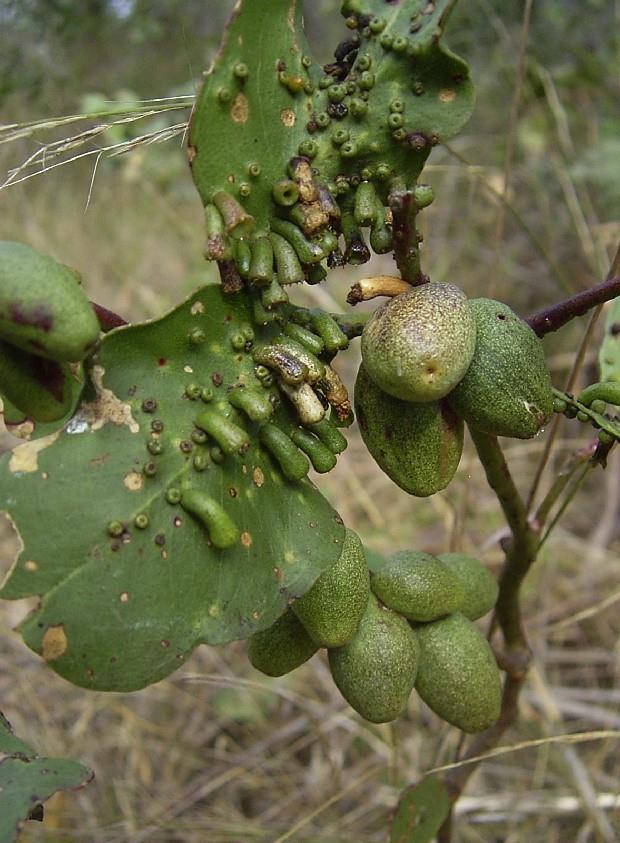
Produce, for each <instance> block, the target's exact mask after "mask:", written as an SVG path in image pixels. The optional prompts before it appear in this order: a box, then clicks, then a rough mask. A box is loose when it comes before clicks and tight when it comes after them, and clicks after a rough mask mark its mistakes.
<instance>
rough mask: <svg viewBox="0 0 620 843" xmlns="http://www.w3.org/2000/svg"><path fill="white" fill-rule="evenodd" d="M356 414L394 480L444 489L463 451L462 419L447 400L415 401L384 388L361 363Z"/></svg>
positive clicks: (419, 490)
mask: <svg viewBox="0 0 620 843" xmlns="http://www.w3.org/2000/svg"><path fill="white" fill-rule="evenodd" d="M355 415H356V417H357V421H358V424H359V428H360V432H361V434H362V439H363V440H364V444H365V445H366V447H367V448H368V450H369V452H370V454H371V456H372V457H373V459H374V460H375V462H376V463H377V464H378V465H379V467H380V468H381V469H382V470H383V471H384V472H385V473H386V474H387V476H388V477H390V478H391V479H392V480H393V481H394V483H396V485H397V486H400V488H401V489H403V490H404V491H405V492H408V493H409V494H410V495H416V496H418V497H427V496H428V495H434V494H435V492H439V491H440V490H441V489H445V487H446V486H447V485H448V483H449V482H450V481H451V480H452V478H453V476H454V473H455V471H456V469H457V468H458V465H459V462H460V459H461V454H462V452H463V429H464V426H463V421H462V419H460V418H459V417H458V416H457V415H456V414H455V413H454V412H453V411H452V409H451V408H450V406H449V405H448V404H447V402H446V401H433V402H429V403H425V404H415V403H413V402H410V401H401V400H400V399H398V398H393V397H392V396H391V395H388V394H387V393H386V392H383V391H382V390H381V389H379V387H378V386H377V385H376V384H375V383H374V381H372V380H371V378H370V377H369V376H368V373H367V372H366V369H365V367H364V365H363V364H362V365H361V366H360V368H359V372H358V374H357V380H356V382H355Z"/></svg>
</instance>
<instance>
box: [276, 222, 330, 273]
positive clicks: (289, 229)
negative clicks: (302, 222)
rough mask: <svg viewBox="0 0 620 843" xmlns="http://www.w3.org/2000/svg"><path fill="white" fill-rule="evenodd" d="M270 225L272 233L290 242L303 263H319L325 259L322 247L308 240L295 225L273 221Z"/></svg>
mask: <svg viewBox="0 0 620 843" xmlns="http://www.w3.org/2000/svg"><path fill="white" fill-rule="evenodd" d="M270 225H271V230H272V231H274V232H275V233H276V234H279V235H280V236H281V237H284V239H285V240H288V242H289V243H290V244H291V246H292V247H293V248H294V249H295V251H296V252H297V257H298V258H299V260H300V261H301V262H302V263H318V262H319V261H321V260H322V259H323V258H324V257H325V255H324V253H323V249H322V247H321V246H320V245H319V244H318V243H313V242H312V241H310V240H308V239H307V238H306V236H305V235H304V233H303V231H302V230H301V229H300V228H299V227H298V226H297V225H295V223H293V222H288V221H287V220H278V219H272V220H271V222H270Z"/></svg>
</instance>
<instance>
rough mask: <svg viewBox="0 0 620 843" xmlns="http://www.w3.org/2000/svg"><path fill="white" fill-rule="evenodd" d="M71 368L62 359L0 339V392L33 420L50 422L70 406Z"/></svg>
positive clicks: (71, 397)
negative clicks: (42, 355) (31, 352)
mask: <svg viewBox="0 0 620 843" xmlns="http://www.w3.org/2000/svg"><path fill="white" fill-rule="evenodd" d="M71 379H72V375H71V370H70V369H69V366H68V365H67V364H66V363H59V362H57V361H56V360H46V359H45V358H43V357H37V356H36V355H34V354H28V352H26V351H22V349H21V348H15V346H13V345H10V344H9V343H5V342H2V341H0V395H2V396H4V397H6V398H8V400H9V401H10V402H11V404H13V405H14V406H15V407H16V408H17V409H18V410H20V411H21V412H22V413H24V415H25V416H26V417H27V418H29V419H31V420H32V421H34V422H52V421H57V420H58V419H61V418H63V416H66V415H67V413H68V412H69V410H70V409H71V404H72V401H73V395H72V390H71Z"/></svg>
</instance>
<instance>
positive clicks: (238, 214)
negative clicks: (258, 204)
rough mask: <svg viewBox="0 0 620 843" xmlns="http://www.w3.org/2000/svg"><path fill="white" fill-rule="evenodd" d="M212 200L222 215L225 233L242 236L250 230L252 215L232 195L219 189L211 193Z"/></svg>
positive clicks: (252, 226) (251, 227)
mask: <svg viewBox="0 0 620 843" xmlns="http://www.w3.org/2000/svg"><path fill="white" fill-rule="evenodd" d="M212 200H213V204H214V205H215V207H216V208H217V209H218V211H219V212H220V214H221V215H222V219H223V220H224V228H225V231H226V233H227V234H232V235H233V236H234V237H243V236H244V235H246V234H249V233H250V232H251V231H252V229H253V228H254V225H255V221H254V217H253V216H251V215H250V214H248V213H247V212H246V211H245V209H244V208H243V206H241V205H240V204H239V203H238V202H237V200H236V199H235V197H234V196H231V195H230V193H226V191H224V190H219V191H218V192H217V193H214V194H213V196H212Z"/></svg>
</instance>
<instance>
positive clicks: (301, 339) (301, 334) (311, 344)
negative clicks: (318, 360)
mask: <svg viewBox="0 0 620 843" xmlns="http://www.w3.org/2000/svg"><path fill="white" fill-rule="evenodd" d="M282 331H283V332H284V333H285V334H286V336H287V337H290V338H291V339H293V340H296V341H297V342H298V343H300V344H301V345H303V347H304V348H305V349H306V350H307V351H310V352H311V353H312V354H315V355H318V354H321V353H322V352H323V350H324V348H325V344H324V342H323V340H322V339H321V338H320V337H317V335H316V334H313V333H312V331H308V330H307V329H306V328H304V327H302V326H301V325H297V324H295V322H287V323H286V325H285V326H284V328H283V329H282Z"/></svg>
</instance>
